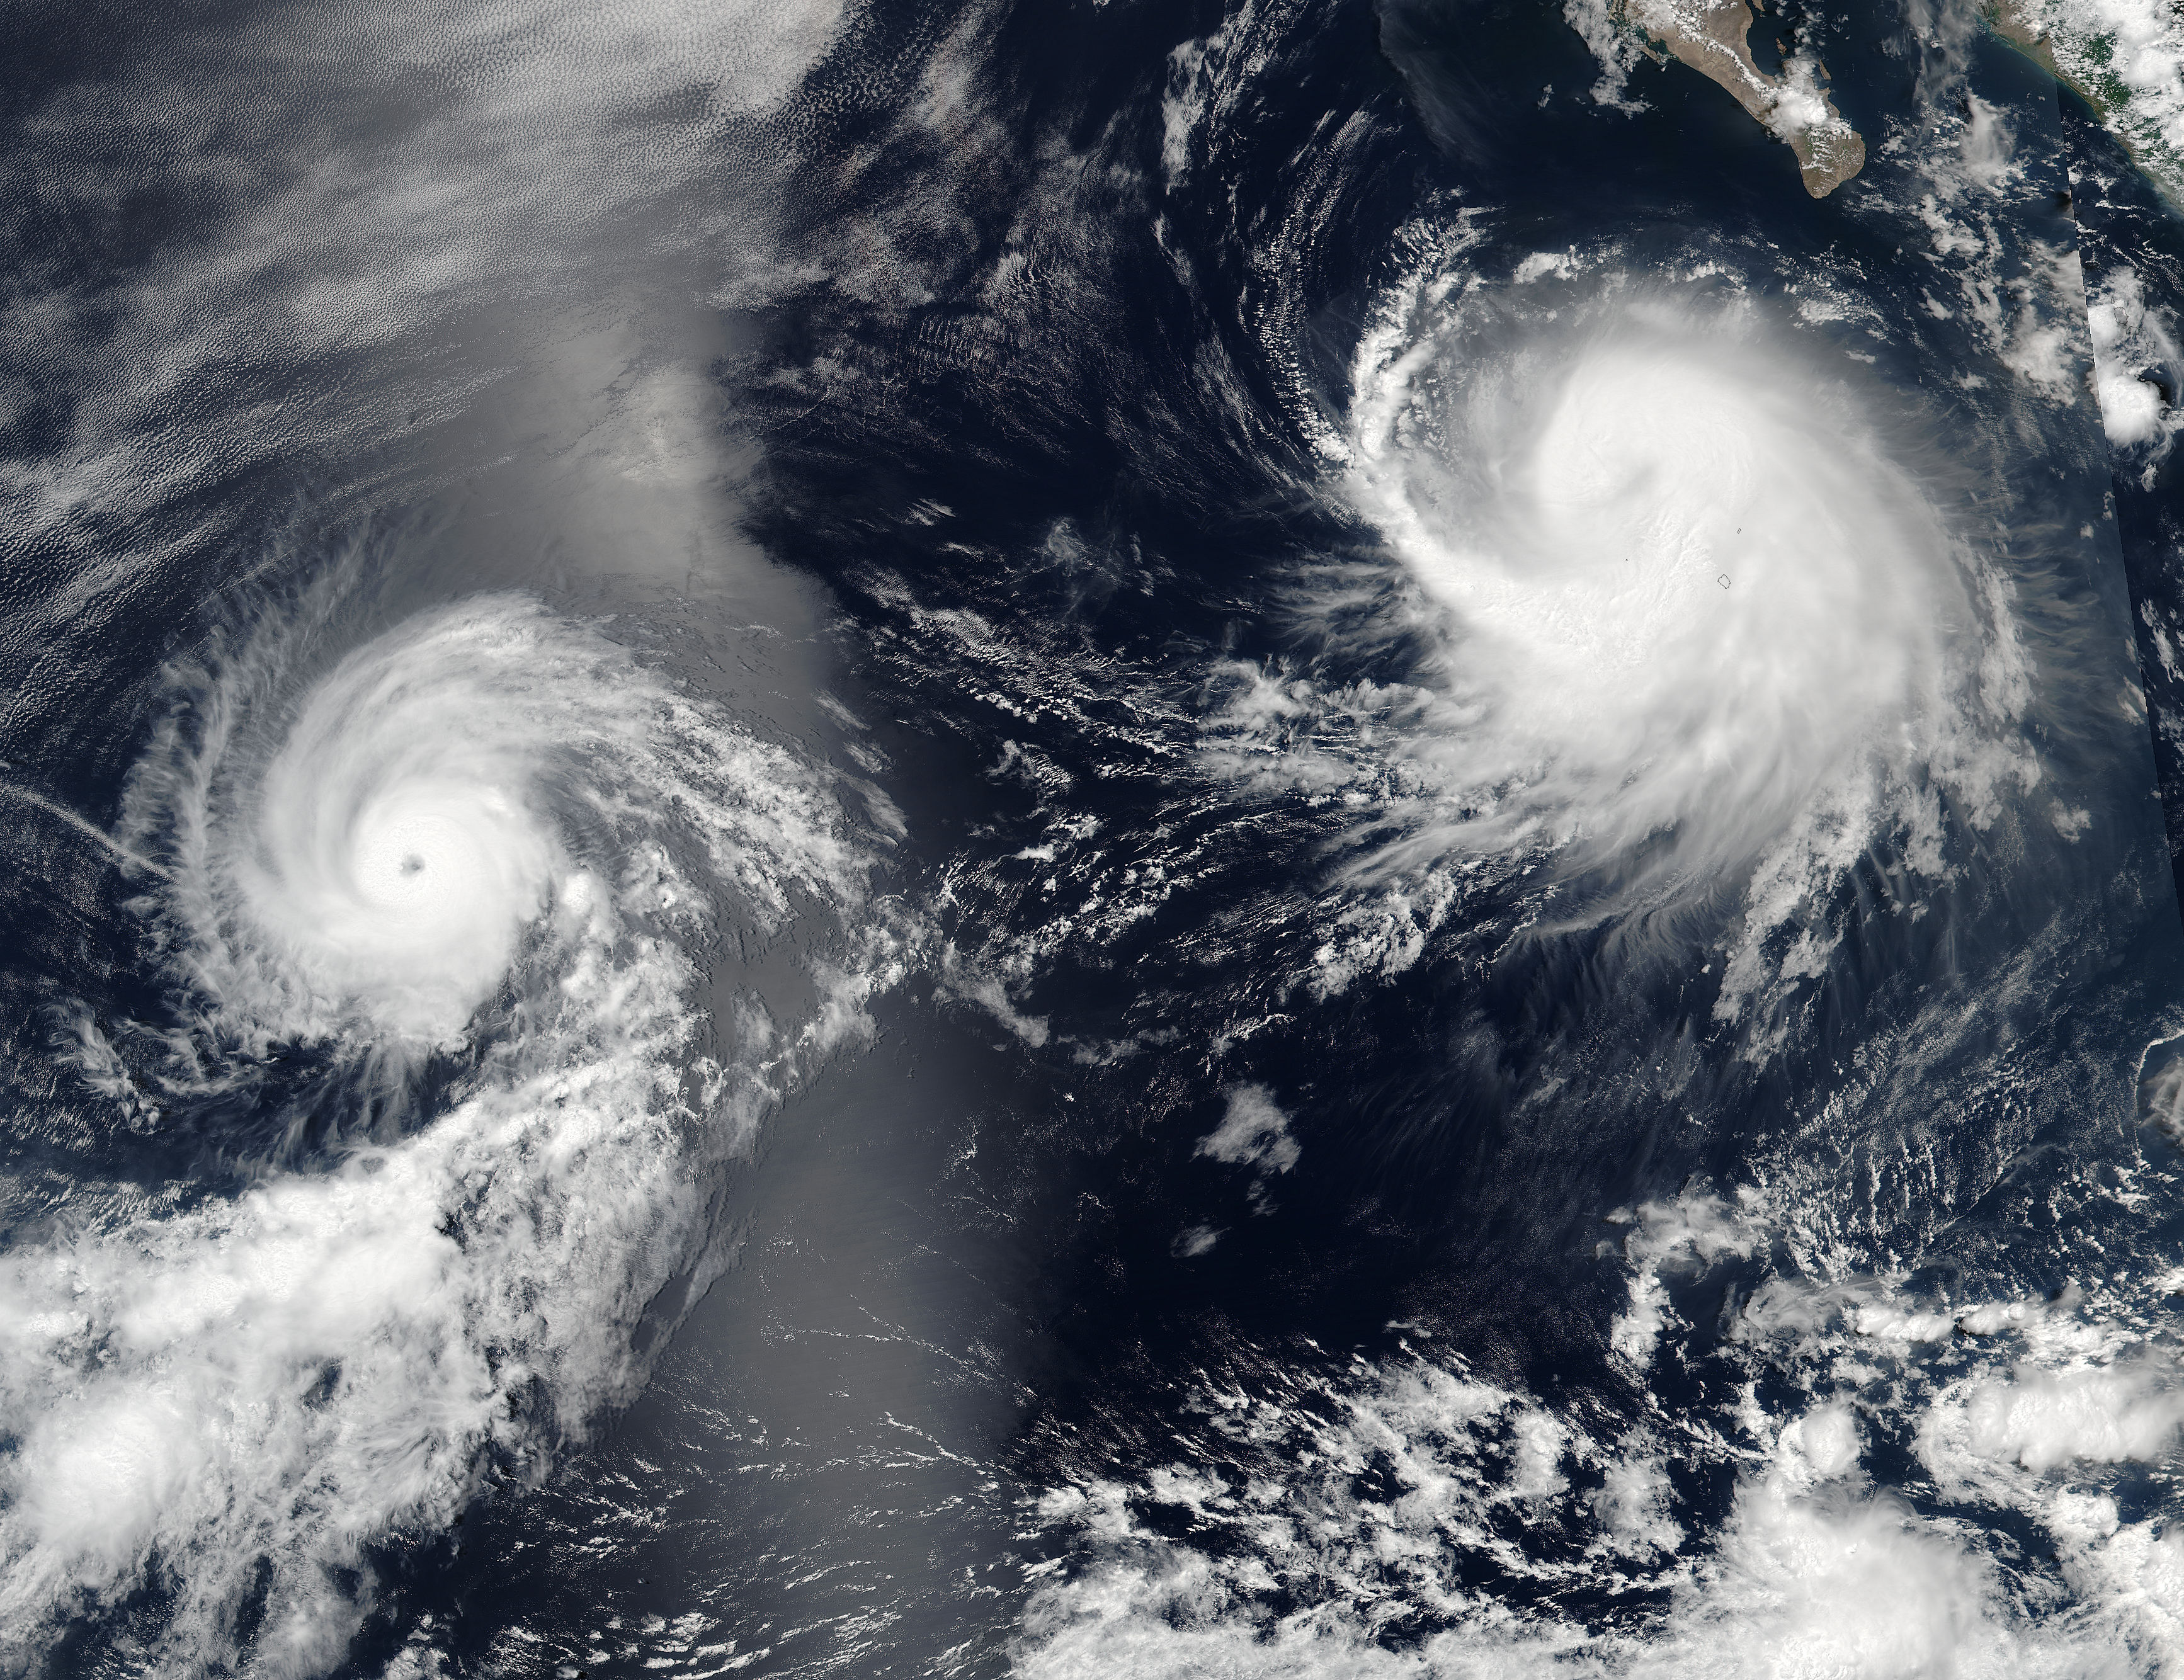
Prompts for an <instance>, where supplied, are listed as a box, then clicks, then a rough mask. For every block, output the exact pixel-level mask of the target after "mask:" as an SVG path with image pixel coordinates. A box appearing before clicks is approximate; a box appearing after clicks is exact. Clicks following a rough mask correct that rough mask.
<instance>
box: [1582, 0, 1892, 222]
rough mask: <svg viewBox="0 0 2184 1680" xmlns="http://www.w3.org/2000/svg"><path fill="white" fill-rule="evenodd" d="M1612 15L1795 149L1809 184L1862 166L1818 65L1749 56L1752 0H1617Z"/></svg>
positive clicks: (1822, 189)
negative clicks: (1779, 65)
mask: <svg viewBox="0 0 2184 1680" xmlns="http://www.w3.org/2000/svg"><path fill="white" fill-rule="evenodd" d="M1613 16H1614V18H1615V20H1616V21H1617V22H1618V23H1619V25H1622V26H1623V27H1624V28H1626V29H1628V30H1630V31H1632V32H1633V33H1634V34H1635V35H1637V36H1639V37H1640V39H1641V41H1643V42H1644V43H1645V45H1646V49H1647V50H1648V51H1649V52H1651V53H1653V54H1654V55H1655V56H1656V57H1661V56H1663V55H1665V56H1667V57H1669V58H1674V59H1676V60H1677V61H1678V62H1679V63H1681V64H1689V65H1690V66H1691V68H1692V69H1693V70H1697V72H1698V73H1699V74H1700V75H1702V76H1705V77H1706V78H1707V79H1708V81H1713V82H1715V83H1718V84H1719V86H1722V87H1724V88H1726V89H1727V90H1728V91H1729V92H1730V94H1731V95H1732V96H1733V97H1735V98H1736V103H1738V104H1740V105H1741V106H1743V107H1744V108H1745V109H1746V110H1747V111H1748V112H1750V113H1751V114H1752V118H1753V119H1754V120H1756V121H1758V123H1760V124H1761V125H1763V126H1764V127H1765V128H1766V129H1767V130H1768V131H1769V132H1770V133H1772V134H1774V135H1775V136H1777V137H1778V138H1780V140H1782V141H1783V142H1785V143H1786V144H1787V145H1788V147H1790V149H1791V151H1792V152H1794V153H1797V170H1798V173H1799V174H1800V175H1802V177H1803V179H1804V182H1805V191H1806V192H1809V193H1811V194H1812V195H1813V197H1815V198H1825V197H1827V196H1828V194H1829V193H1830V192H1834V191H1835V190H1836V188H1837V187H1838V186H1841V185H1842V184H1843V182H1845V181H1848V180H1849V179H1850V178H1851V177H1852V176H1853V175H1856V174H1857V173H1858V171H1859V170H1861V169H1863V168H1864V167H1865V142H1864V140H1863V139H1862V138H1861V137H1860V136H1859V135H1858V131H1857V130H1856V129H1854V128H1853V127H1852V126H1851V125H1849V124H1848V123H1847V122H1845V121H1844V120H1843V119H1842V117H1841V114H1839V113H1838V112H1837V111H1836V108H1835V103H1834V102H1833V101H1832V100H1830V98H1829V97H1828V96H1827V94H1826V92H1825V91H1824V90H1823V89H1822V87H1821V86H1820V84H1819V75H1820V74H1821V72H1820V69H1819V65H1818V64H1815V63H1814V61H1813V60H1811V59H1808V58H1792V59H1791V62H1789V63H1788V64H1785V65H1784V66H1783V73H1782V75H1780V76H1770V75H1767V74H1766V73H1765V72H1763V70H1760V68H1759V66H1758V64H1755V63H1753V62H1752V48H1751V46H1750V44H1749V43H1748V42H1747V40H1746V36H1747V34H1748V32H1749V31H1750V30H1751V28H1752V8H1751V6H1750V5H1749V4H1748V3H1747V0H1615V3H1614V6H1613Z"/></svg>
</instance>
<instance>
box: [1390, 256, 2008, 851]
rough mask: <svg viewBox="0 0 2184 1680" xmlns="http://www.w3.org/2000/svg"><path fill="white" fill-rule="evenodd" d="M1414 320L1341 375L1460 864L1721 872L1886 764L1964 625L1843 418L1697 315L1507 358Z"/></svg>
mask: <svg viewBox="0 0 2184 1680" xmlns="http://www.w3.org/2000/svg"><path fill="white" fill-rule="evenodd" d="M1409 302H1410V305H1411V307H1409V308H1407V309H1403V308H1399V309H1397V310H1396V311H1394V312H1393V313H1392V314H1391V315H1390V319H1389V320H1388V321H1387V322H1386V323H1385V324H1384V326H1383V328H1382V330H1381V331H1379V332H1377V333H1375V334H1373V335H1370V336H1368V340H1367V342H1366V343H1365V345H1364V347H1363V348H1362V351H1361V353H1360V356H1359V359H1358V366H1357V396H1356V401H1355V404H1354V408H1353V414H1352V424H1353V433H1352V438H1351V454H1352V467H1351V473H1350V475H1349V481H1350V484H1351V493H1352V495H1353V497H1354V498H1355V500H1356V502H1357V505H1358V506H1359V507H1360V509H1362V511H1363V512H1365V513H1366V514H1367V515H1368V517H1370V518H1371V519H1372V520H1373V522H1374V523H1375V524H1376V525H1377V526H1379V528H1380V529H1381V530H1382V531H1383V532H1384V533H1385V536H1386V537H1387V538H1388V540H1389V542H1390V545H1391V547H1392V548H1393V549H1394V551H1395V553H1396V555H1397V557H1398V558H1399V559H1401V562H1402V564H1403V565H1404V566H1405V567H1406V569H1407V570H1408V572H1409V573H1410V575H1411V576H1412V578H1413V579H1414V580H1415V581H1416V583H1417V585H1418V589H1419V591H1420V592H1421V593H1422V595H1423V596H1424V599H1425V601H1426V603H1427V604H1428V605H1429V609H1430V610H1431V614H1432V615H1433V616H1434V617H1435V618H1436V619H1437V620H1438V622H1437V625H1436V628H1437V630H1438V631H1439V632H1440V635H1441V637H1443V638H1444V639H1445V643H1446V671H1447V681H1448V684H1449V688H1450V692H1451V697H1452V698H1454V699H1455V700H1456V701H1457V703H1458V704H1459V705H1460V706H1461V707H1462V709H1463V718H1462V724H1461V727H1460V728H1459V729H1457V731H1455V732H1453V735H1452V737H1451V747H1452V753H1453V758H1454V764H1453V768H1454V770H1455V771H1456V773H1457V775H1458V776H1460V777H1461V778H1462V780H1463V782H1465V783H1466V784H1468V787H1470V788H1472V789H1473V790H1474V793H1475V797H1476V800H1477V804H1478V806H1479V820H1478V821H1477V823H1476V825H1475V827H1474V834H1473V839H1474V843H1484V844H1486V845H1489V846H1495V845H1507V844H1511V843H1516V842H1518V841H1519V840H1521V839H1525V838H1529V837H1542V838H1546V839H1550V840H1552V841H1555V842H1568V841H1580V842H1584V843H1589V844H1591V846H1594V847H1596V848H1602V849H1603V850H1611V851H1612V850H1615V849H1619V848H1628V847H1630V846H1631V845H1634V844H1635V843H1639V842H1641V841H1642V840H1644V839H1646V837H1648V836H1651V835H1655V834H1660V833H1669V832H1673V833H1674V835H1675V836H1676V837H1677V842H1678V844H1679V848H1680V850H1681V851H1682V852H1683V853H1684V854H1685V859H1686V861H1687V862H1688V863H1690V864H1691V865H1694V866H1699V865H1708V864H1713V865H1719V864H1722V863H1728V862H1734V861H1736V860H1737V859H1740V858H1741V857H1745V856H1748V855H1750V854H1752V853H1754V852H1756V851H1757V850H1758V848H1761V847H1762V846H1763V845H1764V844H1765V843H1766V842H1767V841H1768V840H1769V838H1770V837H1773V836H1774V835H1775V834H1776V833H1777V832H1780V830H1781V828H1782V827H1783V826H1785V825H1786V823H1788V822H1789V821H1791V819H1792V818H1793V817H1794V816H1795V815H1797V813H1798V812H1799V811H1800V810H1802V809H1804V808H1805V807H1806V806H1807V805H1808V804H1809V803H1810V802H1811V801H1812V800H1813V799H1814V797H1815V796H1816V794H1818V793H1819V792H1821V790H1823V789H1825V787H1828V786H1830V784H1831V783H1836V782H1840V781H1841V779H1842V778H1843V777H1844V776H1845V775H1846V773H1847V772H1849V771H1851V770H1854V769H1855V768H1856V767H1857V766H1858V765H1860V763H1861V762H1862V761H1864V760H1865V759H1869V758H1870V757H1871V756H1873V755H1875V754H1880V755H1881V756H1883V757H1894V756H1897V755H1898V754H1900V752H1901V747H1902V741H1903V734H1904V732H1905V730H1906V728H1907V727H1908V726H1913V725H1914V724H1915V723H1916V722H1917V720H1919V719H1920V718H1922V717H1924V716H1926V715H1931V713H1932V712H1933V711H1935V710H1936V708H1937V704H1938V700H1939V698H1940V690H1941V688H1942V684H1943V683H1944V681H1946V676H1947V665H1948V648H1947V643H1948V639H1949V637H1951V635H1952V634H1953V633H1956V632H1960V631H1962V630H1963V629H1964V626H1965V623H1966V620H1967V619H1968V617H1969V612H1968V604H1967V601H1966V597H1965V593H1964V587H1963V583H1962V580H1961V576H1960V574H1959V572H1958V567H1957V565H1956V564H1955V562H1954V560H1953V558H1952V554H1951V545H1950V542H1949V539H1948V537H1947V534H1946V533H1945V532H1944V531H1943V530H1942V528H1941V526H1940V525H1939V524H1938V522H1937V521H1936V519H1935V518H1934V516H1933V515H1932V514H1931V511H1930V510H1929V509H1927V508H1926V506H1925V503H1923V502H1922V501H1921V500H1920V498H1919V496H1918V494H1917V493H1916V492H1915V491H1914V488H1913V487H1911V486H1910V485H1909V484H1908V482H1907V481H1905V480H1904V479H1903V476H1902V475H1901V474H1900V473H1899V472H1898V471H1897V470H1895V469H1894V468H1893V467H1892V466H1891V465H1889V464H1888V463H1887V462H1886V461H1885V460H1884V459H1882V458H1881V456H1880V452H1879V451H1878V450H1877V449H1876V448H1875V446H1874V444H1873V442H1871V440H1870V439H1869V437H1867V436H1866V435H1865V434H1864V432H1863V431H1862V430H1861V428H1859V426H1858V425H1857V423H1856V420H1855V417H1854V416H1853V414H1850V413H1849V411H1848V410H1847V406H1846V405H1845V404H1844V403H1842V402H1841V399H1840V398H1839V397H1837V396H1836V394H1835V393H1833V392H1830V391H1828V390H1826V389H1825V388H1823V387H1819V386H1818V385H1817V384H1816V383H1815V382H1814V381H1813V380H1812V379H1811V377H1810V376H1809V375H1807V374H1806V373H1804V372H1803V371H1802V370H1801V369H1799V368H1798V367H1797V365H1796V364H1794V363H1792V362H1791V361H1790V360H1788V359H1785V358H1782V357H1780V356H1779V355H1776V354H1774V353H1770V352H1769V350H1768V348H1767V347H1766V346H1765V345H1764V344H1763V343H1762V342H1759V341H1758V339H1757V338H1755V337H1753V336H1752V335H1750V334H1748V333H1744V332H1739V331H1725V330H1717V331H1713V332H1708V331H1706V330H1705V326H1704V324H1702V323H1700V322H1697V321H1691V320H1674V319H1673V318H1667V317H1663V318H1661V319H1648V318H1646V316H1645V315H1643V314H1640V313H1638V312H1635V311H1623V312H1619V313H1617V314H1612V315H1610V316H1608V317H1607V318H1606V319H1604V320H1592V321H1589V322H1583V323H1577V324H1572V325H1569V326H1568V327H1567V329H1565V328H1564V327H1563V326H1562V325H1557V324H1555V323H1552V322H1546V323H1539V324H1536V325H1533V326H1531V327H1529V328H1528V329H1527V330H1526V331H1524V333H1523V334H1522V335H1521V336H1518V337H1515V338H1514V339H1512V337H1511V336H1510V335H1509V333H1508V331H1507V327H1506V325H1502V331H1501V332H1500V333H1499V334H1498V335H1491V334H1482V333H1480V332H1479V331H1476V330H1475V327H1474V323H1473V322H1471V321H1469V320H1467V319H1466V318H1465V314H1464V311H1463V309H1462V308H1461V307H1459V306H1457V305H1453V304H1448V303H1431V304H1429V303H1427V302H1425V300H1423V299H1418V298H1412V299H1411V300H1409Z"/></svg>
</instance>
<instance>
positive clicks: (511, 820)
mask: <svg viewBox="0 0 2184 1680" xmlns="http://www.w3.org/2000/svg"><path fill="white" fill-rule="evenodd" d="M510 686H511V678H510V675H509V673H508V672H506V671H505V670H504V669H502V668H501V666H500V665H499V664H497V663H496V662H495V658H494V655H493V649H492V648H491V645H490V644H489V643H484V644H480V643H477V642H476V639H475V638H474V637H473V638H469V639H466V638H465V636H463V635H462V634H460V633H458V628H457V627H450V626H441V627H440V628H439V629H438V631H437V633H435V634H431V635H426V636H421V637H393V638H388V639H387V640H384V641H382V642H381V643H375V644H373V645H372V646H370V648H365V649H364V650H361V651H360V652H359V654H356V655H354V656H352V657H351V658H350V659H347V660H345V661H343V663H342V664H341V665H338V666H337V667H336V668H335V669H334V670H331V672H329V673H328V674H327V675H326V677H325V678H324V679H323V680H322V681H320V683H319V684H318V685H317V687H315V688H314V689H313V690H312V692H311V693H310V695H309V698H307V699H306V700H305V702H304V704H303V705H302V707H301V708H300V709H298V713H297V714H296V715H295V717H294V720H293V721H292V723H291V725H290V726H289V728H288V731H287V735H286V737H285V738H283V739H282V740H281V742H280V743H279V744H278V747H277V749H276V751H275V752H274V753H273V754H272V755H271V758H270V761H269V762H268V763H267V765H266V766H265V772H264V776H263V779H262V781H261V782H259V786H258V789H257V799H256V802H255V803H256V816H255V821H254V823H253V824H252V825H250V827H249V830H248V842H249V843H248V848H247V849H246V850H245V851H244V852H243V853H242V854H240V855H239V856H238V858H237V862H236V864H235V866H234V870H235V872H234V875H233V876H232V880H233V882H234V886H235V888H236V892H237V904H238V907H239V908H240V909H241V910H242V911H243V912H244V913H245V915H247V916H248V923H247V924H243V925H247V926H252V927H254V928H255V929H256V930H257V931H258V932H259V933H262V934H263V935H265V936H266V937H268V938H269V939H270V940H271V941H272V942H273V943H274V944H275V945H276V946H277V948H280V949H281V950H283V951H285V952H287V954H288V957H289V960H292V962H293V963H294V964H295V965H296V966H297V971H298V972H299V973H300V975H301V976H303V978H304V984H306V985H307V986H308V987H309V991H310V993H311V994H312V995H313V996H315V997H316V998H319V999H323V1000H324V1003H325V1006H326V1008H328V1009H330V1010H332V1011H333V1012H334V1013H335V1014H337V1015H350V1016H361V1017H362V1018H363V1019H364V1020H365V1021H369V1022H370V1025H371V1026H372V1028H373V1029H374V1030H375V1031H376V1032H392V1033H393V1034H394V1035H396V1036H397V1037H405V1038H412V1039H416V1038H422V1039H427V1040H432V1041H435V1042H444V1041H447V1040H449V1039H451V1038H453V1037H457V1036H459V1035H460V1034H461V1032H463V1031H464V1028H465V1024H466V1023H467V1021H469V1019H470V1017H471V1014H472V1013H473V1012H474V1011H475V1010H476V1009H477V1007H478V1006H479V1005H480V1004H482V1003H483V1002H484V1001H485V1000H486V999H487V997H489V996H490V995H491V994H492V993H493V990H494V988H495V987H497V986H499V984H500V983H501V982H502V980H503V978H504V976H505V975H506V974H507V972H508V971H509V966H510V963H511V962H512V961H513V960H514V957H515V951H516V948H517V944H518V942H519V941H520V940H521V937H522V936H523V930H524V929H525V928H526V926H529V925H531V924H532V923H533V922H535V921H538V918H539V917H540V916H541V915H543V914H544V912H545V910H546V909H547V907H548V905H549V904H551V903H553V902H554V900H555V899H556V898H558V897H560V896H561V895H563V894H565V893H567V892H568V891H569V890H571V887H572V886H573V885H574V883H575V882H576V880H577V877H578V876H581V875H582V871H581V870H579V869H578V868H577V865H575V864H574V863H573V862H572V860H571V859H570V858H569V857H568V856H567V854H566V853H565V848H564V847H563V844H562V841H561V831H560V825H559V823H558V821H556V819H555V816H554V813H553V811H552V809H551V808H550V806H549V804H548V803H547V801H546V800H545V798H543V793H544V790H545V788H546V787H547V786H548V782H549V777H548V771H549V768H550V767H552V766H553V765H555V764H556V763H557V762H558V759H557V754H561V753H563V752H564V751H565V748H564V746H563V745H562V744H561V743H559V742H557V741H556V740H555V739H554V738H553V737H552V736H551V735H550V733H549V732H547V731H546V730H545V729H543V727H542V726H540V725H539V724H538V722H537V721H536V720H534V719H533V717H532V715H531V714H530V713H529V712H528V711H527V710H526V709H525V708H524V707H522V706H521V705H516V706H510V704H507V695H506V693H504V691H505V690H507V689H508V688H509V687H510ZM238 837H242V836H238Z"/></svg>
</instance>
